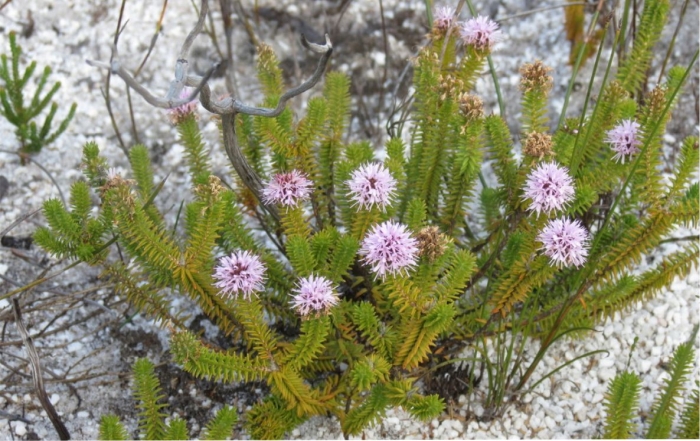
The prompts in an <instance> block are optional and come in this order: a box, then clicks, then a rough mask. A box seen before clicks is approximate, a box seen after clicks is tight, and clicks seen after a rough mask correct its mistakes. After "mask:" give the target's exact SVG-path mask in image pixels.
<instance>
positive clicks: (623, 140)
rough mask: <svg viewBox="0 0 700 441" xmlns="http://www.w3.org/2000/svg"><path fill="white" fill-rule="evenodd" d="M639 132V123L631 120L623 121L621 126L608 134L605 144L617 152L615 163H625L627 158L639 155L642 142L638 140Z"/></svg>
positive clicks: (617, 126)
mask: <svg viewBox="0 0 700 441" xmlns="http://www.w3.org/2000/svg"><path fill="white" fill-rule="evenodd" d="M638 132H639V123H637V122H635V121H632V120H630V119H626V120H623V121H622V122H621V123H620V124H618V125H616V126H615V127H613V128H612V129H611V130H608V131H607V132H606V135H608V137H607V138H605V142H607V143H608V144H610V148H611V149H612V150H613V151H614V152H615V156H613V158H612V159H613V160H614V161H620V160H622V163H623V164H624V163H625V159H626V158H630V157H631V156H632V155H634V154H636V153H639V146H640V145H642V142H641V141H640V140H639V139H638V138H637V134H638Z"/></svg>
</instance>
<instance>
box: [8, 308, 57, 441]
mask: <svg viewBox="0 0 700 441" xmlns="http://www.w3.org/2000/svg"><path fill="white" fill-rule="evenodd" d="M12 307H13V309H14V312H15V325H16V326H17V329H18V330H19V333H20V335H21V336H22V341H23V342H24V346H25V348H26V349H27V355H28V356H29V363H30V365H31V368H32V377H33V379H34V390H35V391H36V394H37V395H38V397H39V401H40V402H41V406H42V407H43V408H44V410H45V411H46V414H47V415H48V416H49V419H50V420H51V423H52V424H53V426H54V428H55V429H56V432H58V436H59V438H60V439H61V440H69V439H70V433H68V429H66V426H65V425H63V422H62V421H61V419H60V418H59V417H58V413H57V412H56V409H54V407H53V404H51V401H50V400H49V397H48V395H46V390H45V389H44V379H43V377H42V375H41V362H40V360H39V354H38V353H37V352H36V348H35V347H34V342H33V341H32V338H31V337H30V336H29V333H28V332H27V328H26V327H25V326H24V323H23V322H22V312H21V310H20V307H19V301H18V300H17V299H16V298H14V299H12Z"/></svg>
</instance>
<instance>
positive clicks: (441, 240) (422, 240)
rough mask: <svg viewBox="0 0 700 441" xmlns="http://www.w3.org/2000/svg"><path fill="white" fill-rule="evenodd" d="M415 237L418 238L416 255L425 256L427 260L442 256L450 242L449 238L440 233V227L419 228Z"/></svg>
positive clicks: (431, 260)
mask: <svg viewBox="0 0 700 441" xmlns="http://www.w3.org/2000/svg"><path fill="white" fill-rule="evenodd" d="M416 239H417V240H418V255H419V256H421V257H425V258H427V259H428V261H429V262H433V261H434V260H435V259H437V258H438V257H440V256H442V254H443V253H444V252H445V249H446V248H447V244H449V243H450V239H449V238H448V237H447V236H445V235H444V234H442V233H440V229H439V228H438V227H435V226H432V227H425V228H423V229H422V230H420V231H419V232H418V235H417V236H416Z"/></svg>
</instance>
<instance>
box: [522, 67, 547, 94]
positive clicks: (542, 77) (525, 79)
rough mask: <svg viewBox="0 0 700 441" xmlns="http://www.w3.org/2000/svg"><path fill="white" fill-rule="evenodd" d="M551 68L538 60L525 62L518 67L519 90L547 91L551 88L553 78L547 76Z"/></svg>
mask: <svg viewBox="0 0 700 441" xmlns="http://www.w3.org/2000/svg"><path fill="white" fill-rule="evenodd" d="M551 71H552V68H551V67H549V66H545V65H544V63H542V62H541V61H540V60H537V61H535V62H534V63H525V64H524V65H523V66H522V67H521V68H520V75H522V78H521V79H520V90H522V91H523V92H530V91H532V90H538V91H541V92H549V91H550V90H551V89H552V84H553V82H554V79H553V78H552V77H551V76H549V72H551Z"/></svg>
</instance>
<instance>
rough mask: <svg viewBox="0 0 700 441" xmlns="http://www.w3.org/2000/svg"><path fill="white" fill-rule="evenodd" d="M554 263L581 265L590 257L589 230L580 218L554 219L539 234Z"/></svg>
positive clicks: (543, 246) (558, 264)
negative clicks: (584, 226)
mask: <svg viewBox="0 0 700 441" xmlns="http://www.w3.org/2000/svg"><path fill="white" fill-rule="evenodd" d="M537 240H538V241H540V242H542V248H540V249H541V250H544V254H545V255H546V256H547V257H549V258H550V259H551V260H550V261H551V263H552V265H556V266H558V267H562V266H571V265H573V266H576V267H579V266H581V265H583V264H584V263H585V262H586V258H587V257H588V242H589V237H588V232H587V231H586V229H585V228H583V226H582V225H581V223H580V222H579V221H578V220H573V221H572V220H570V219H553V220H551V221H549V223H548V224H547V225H546V226H545V227H544V229H543V230H542V232H540V234H539V235H538V236H537Z"/></svg>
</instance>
